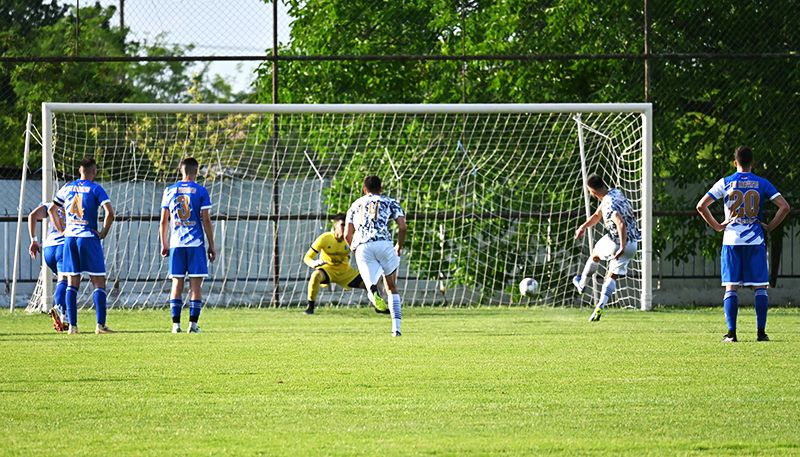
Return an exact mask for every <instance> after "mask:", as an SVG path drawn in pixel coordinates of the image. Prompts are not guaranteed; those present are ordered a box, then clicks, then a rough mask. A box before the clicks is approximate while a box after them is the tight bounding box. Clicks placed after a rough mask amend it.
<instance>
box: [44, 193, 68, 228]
mask: <svg viewBox="0 0 800 457" xmlns="http://www.w3.org/2000/svg"><path fill="white" fill-rule="evenodd" d="M60 206H61V203H58V202H56V201H54V202H53V204H52V205H50V209H48V210H47V214H49V215H50V223H51V224H53V227H55V228H56V231H58V233H60V234H61V235H63V234H64V230H65V229H66V227H64V225H63V224H61V218H60V217H58V208H59V207H60Z"/></svg>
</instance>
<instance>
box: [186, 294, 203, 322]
mask: <svg viewBox="0 0 800 457" xmlns="http://www.w3.org/2000/svg"><path fill="white" fill-rule="evenodd" d="M201 309H203V302H202V301H200V300H189V322H194V323H195V324H196V323H197V320H198V319H200V310H201Z"/></svg>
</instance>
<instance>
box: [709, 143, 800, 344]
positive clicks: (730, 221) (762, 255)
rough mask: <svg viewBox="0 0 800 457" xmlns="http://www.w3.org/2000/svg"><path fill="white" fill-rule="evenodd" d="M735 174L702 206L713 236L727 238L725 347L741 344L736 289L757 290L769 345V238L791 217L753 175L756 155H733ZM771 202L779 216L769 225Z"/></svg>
mask: <svg viewBox="0 0 800 457" xmlns="http://www.w3.org/2000/svg"><path fill="white" fill-rule="evenodd" d="M733 165H734V167H736V173H734V174H732V175H730V176H726V177H724V178H722V179H720V180H719V181H717V182H716V183H715V184H714V186H712V187H711V189H710V190H709V191H708V192H707V193H706V194H705V195H704V196H703V197H702V198H701V199H700V201H699V202H697V211H698V212H699V213H700V216H702V218H703V220H705V221H706V223H707V224H708V225H709V227H711V228H712V229H714V231H717V232H721V231H724V232H725V233H724V234H723V236H722V256H721V267H722V271H721V272H722V286H723V287H725V295H724V298H723V305H724V308H725V320H726V321H727V324H728V333H727V334H726V335H725V336H724V337H723V341H725V342H731V343H732V342H736V341H737V337H736V318H737V317H738V314H739V297H738V294H737V291H736V289H737V287H739V286H751V287H753V288H754V289H755V308H756V330H757V336H756V339H757V340H758V341H769V337H768V336H767V332H766V326H767V309H768V308H769V297H768V296H767V286H768V285H769V267H768V265H767V246H766V244H765V237H766V234H767V233H769V232H771V231H772V230H774V229H775V228H776V227H777V226H778V225H780V224H781V222H783V219H784V218H785V217H786V215H787V214H789V203H788V202H787V201H786V199H785V198H783V196H782V195H781V194H780V193H779V192H778V190H777V189H775V186H773V185H772V183H771V182H769V181H767V180H766V179H764V178H762V177H760V176H757V175H755V174H754V173H753V151H752V150H751V149H750V148H748V147H747V146H739V147H738V148H737V149H736V151H735V152H734V155H733ZM717 200H722V202H723V203H724V205H725V221H724V222H722V223H720V222H717V219H716V218H715V217H714V215H713V214H711V211H710V210H709V206H710V205H711V204H712V203H714V202H715V201H717ZM767 200H769V201H772V202H773V203H774V204H775V205H776V206H777V207H778V211H777V212H776V213H775V216H774V217H773V218H772V220H771V221H770V222H769V223H766V222H765V219H764V204H765V203H766V202H767Z"/></svg>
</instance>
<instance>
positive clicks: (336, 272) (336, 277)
mask: <svg viewBox="0 0 800 457" xmlns="http://www.w3.org/2000/svg"><path fill="white" fill-rule="evenodd" d="M318 270H322V271H324V272H325V274H327V275H328V281H327V282H324V283H322V286H323V287H327V286H328V284H330V283H332V282H333V283H336V284H338V285H340V286H342V287H344V288H345V289H350V283H351V282H353V280H354V279H356V278H357V277H358V275H359V274H358V270H356V269H355V268H353V267H351V266H350V264H347V263H343V264H340V265H323V266H321V267H319V268H318Z"/></svg>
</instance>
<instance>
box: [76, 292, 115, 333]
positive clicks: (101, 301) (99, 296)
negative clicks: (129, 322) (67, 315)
mask: <svg viewBox="0 0 800 457" xmlns="http://www.w3.org/2000/svg"><path fill="white" fill-rule="evenodd" d="M92 298H94V312H95V314H96V315H97V323H98V324H100V325H106V298H107V297H106V290H105V289H101V288H97V289H95V290H94V296H93V297H92ZM76 314H77V312H76Z"/></svg>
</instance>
